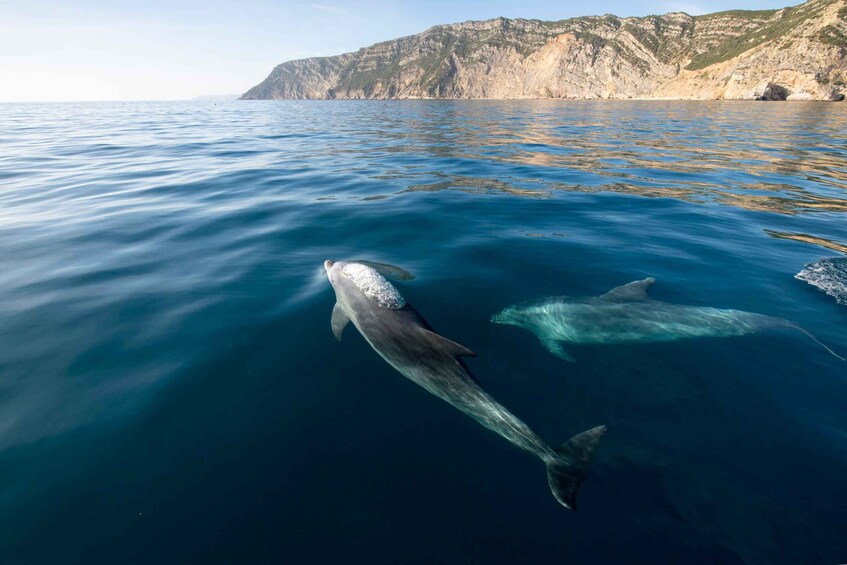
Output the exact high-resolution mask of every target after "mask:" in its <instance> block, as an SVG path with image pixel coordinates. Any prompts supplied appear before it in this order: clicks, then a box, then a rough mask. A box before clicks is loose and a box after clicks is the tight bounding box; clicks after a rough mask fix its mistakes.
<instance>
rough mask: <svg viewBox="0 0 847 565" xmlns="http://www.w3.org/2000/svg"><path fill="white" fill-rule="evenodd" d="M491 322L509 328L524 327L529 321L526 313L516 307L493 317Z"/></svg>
mask: <svg viewBox="0 0 847 565" xmlns="http://www.w3.org/2000/svg"><path fill="white" fill-rule="evenodd" d="M491 321H492V322H493V323H495V324H506V325H509V326H523V325H524V324H525V323H526V321H527V319H526V313H525V312H524V311H523V310H521V309H519V308H516V307H514V306H509V307H508V308H506V309H504V310H503V311H502V312H500V313H499V314H494V315H493V316H491Z"/></svg>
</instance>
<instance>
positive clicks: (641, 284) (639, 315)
mask: <svg viewBox="0 0 847 565" xmlns="http://www.w3.org/2000/svg"><path fill="white" fill-rule="evenodd" d="M654 282H656V279H653V278H646V279H644V280H641V281H634V282H631V283H629V284H625V285H623V286H619V287H617V288H614V289H612V290H611V291H609V292H607V293H606V294H604V295H602V296H599V297H590V298H568V297H555V298H548V299H546V300H544V301H543V302H540V303H536V304H527V305H523V304H518V305H515V306H509V307H508V308H506V309H505V310H503V311H502V312H500V313H499V314H495V315H494V316H492V317H491V321H492V322H494V323H495V324H508V325H512V326H518V327H521V328H525V329H527V330H529V331H531V332H532V333H534V334H535V335H536V336H538V339H540V340H541V343H542V345H544V347H545V348H547V350H548V351H550V353H552V354H554V355H556V356H558V357H560V358H562V359H564V360H565V361H573V357H571V356H570V354H569V353H568V352H567V351H565V349H564V345H565V344H569V343H570V344H602V343H644V342H662V341H679V340H683V339H691V338H697V337H729V336H740V335H747V334H752V333H756V332H759V331H763V330H767V329H773V328H791V329H795V330H798V331H801V332H803V333H804V334H806V335H807V336H809V337H810V338H811V339H812V340H814V341H815V343H817V344H819V345H820V346H821V347H823V348H824V349H826V350H827V351H829V352H830V353H831V354H832V355H835V357H838V358H839V359H841V360H842V361H843V360H844V358H843V357H841V356H839V355H837V354H836V353H835V352H834V351H832V350H831V349H830V348H829V347H827V346H826V345H824V344H823V343H821V342H820V341H818V340H817V338H815V336H813V335H812V334H810V333H809V332H807V331H806V330H804V329H803V328H801V327H800V326H798V325H797V324H795V323H793V322H790V321H788V320H784V319H782V318H774V317H771V316H765V315H762V314H754V313H752V312H743V311H741V310H724V309H720V308H709V307H706V306H684V305H679V304H670V303H668V302H660V301H658V300H652V299H651V298H650V297H648V296H647V289H648V288H649V287H650V285H652V284H653V283H654Z"/></svg>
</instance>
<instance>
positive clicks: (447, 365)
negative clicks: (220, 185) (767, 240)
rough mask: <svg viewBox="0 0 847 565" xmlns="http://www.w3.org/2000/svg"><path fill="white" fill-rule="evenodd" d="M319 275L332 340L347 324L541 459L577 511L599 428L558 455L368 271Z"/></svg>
mask: <svg viewBox="0 0 847 565" xmlns="http://www.w3.org/2000/svg"><path fill="white" fill-rule="evenodd" d="M324 269H325V270H326V275H327V278H329V282H330V283H331V284H332V288H333V289H334V290H335V299H336V303H335V307H334V308H333V309H332V333H333V334H334V335H335V337H336V338H337V339H338V340H341V334H342V332H343V331H344V328H345V327H346V326H347V324H348V323H349V322H351V321H352V322H353V325H354V326H356V328H357V329H358V330H359V332H360V333H361V334H362V336H363V337H364V338H365V340H367V342H368V343H369V344H370V345H371V347H373V349H374V351H376V352H377V353H379V355H380V356H381V357H382V358H383V359H385V360H386V361H387V362H388V364H389V365H391V366H392V367H394V368H395V369H397V370H398V371H399V372H400V373H401V374H402V375H403V376H405V377H406V378H408V379H410V380H412V381H413V382H415V383H417V384H419V385H420V386H422V387H423V388H425V389H426V390H427V391H429V392H431V393H432V394H434V395H435V396H437V397H439V398H441V399H442V400H445V401H447V402H449V403H450V404H452V405H453V406H455V407H456V408H458V409H459V410H461V411H462V412H464V413H465V414H467V415H468V416H470V417H471V418H473V419H474V420H476V421H477V422H479V423H480V424H482V425H483V426H485V427H486V428H488V429H490V430H493V431H495V432H497V433H498V434H500V435H501V436H503V437H504V438H506V439H507V440H509V441H510V442H512V443H513V444H515V445H516V446H518V447H520V448H521V449H525V450H526V451H529V452H530V453H532V454H534V455H536V456H537V457H539V458H540V459H541V460H542V461H543V462H544V464H545V465H546V466H547V481H548V483H549V484H550V490H552V491H553V496H555V497H556V500H558V501H559V502H560V503H561V504H562V505H563V506H565V507H566V508H569V509H571V510H575V509H576V492H577V489H578V488H579V485H580V483H581V482H582V480H583V479H584V478H585V472H586V470H587V468H588V463H589V460H590V458H591V454H592V452H593V450H594V447H595V446H596V445H597V442H598V441H600V438H601V437H602V435H603V433H604V432H605V431H606V427H605V426H598V427H596V428H592V429H590V430H588V431H585V432H582V433H581V434H578V435H576V436H574V437H572V438H571V439H570V440H568V442H567V443H565V445H564V446H562V447H561V448H559V449H553V448H551V447H549V446H548V445H547V444H546V443H544V441H543V440H542V439H541V438H540V437H538V436H537V435H536V434H535V432H533V431H532V430H531V429H529V427H528V426H527V425H526V424H524V423H523V422H521V421H520V420H519V419H517V418H516V417H515V416H513V415H512V414H511V413H510V412H509V411H508V410H506V409H505V408H504V407H502V406H501V405H500V404H498V403H497V402H496V401H495V400H494V399H493V398H491V397H490V396H489V395H488V394H487V393H486V392H485V391H484V390H482V388H480V386H479V384H478V383H477V381H476V379H475V378H474V377H473V376H472V375H471V373H470V371H469V370H468V368H467V366H466V365H465V363H464V362H463V361H462V360H461V357H475V356H476V354H474V353H473V352H472V351H470V350H469V349H467V348H466V347H463V346H461V345H459V344H458V343H455V342H453V341H450V340H449V339H447V338H445V337H442V336H440V335H438V334H437V333H435V332H434V331H433V329H432V328H431V327H430V326H429V324H427V323H426V321H425V320H424V319H423V318H422V317H421V315H420V314H418V312H417V310H415V309H414V308H412V306H411V305H410V304H407V303H406V301H405V299H404V298H403V297H402V296H401V295H400V293H399V292H398V291H397V289H396V288H394V286H393V285H392V284H391V283H390V282H388V280H386V279H385V277H383V276H382V275H381V274H379V272H377V271H376V270H375V269H374V268H373V267H370V266H368V265H364V264H361V263H352V262H350V263H348V262H343V261H337V262H333V261H326V262H325V263H324Z"/></svg>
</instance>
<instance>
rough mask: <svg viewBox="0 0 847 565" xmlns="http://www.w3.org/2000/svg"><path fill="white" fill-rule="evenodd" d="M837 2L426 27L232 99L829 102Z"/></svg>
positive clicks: (838, 49) (840, 25)
mask: <svg viewBox="0 0 847 565" xmlns="http://www.w3.org/2000/svg"><path fill="white" fill-rule="evenodd" d="M845 83H847V0H810V1H809V2H806V3H805V4H801V5H799V6H794V7H791V8H783V9H781V10H764V11H740V10H739V11H730V12H719V13H716V14H708V15H705V16H695V17H692V16H689V15H687V14H684V13H672V14H666V15H664V16H647V17H644V18H618V17H616V16H610V15H607V16H593V17H584V18H575V19H570V20H562V21H558V22H542V21H538V20H522V19H516V20H509V19H505V18H497V19H494V20H487V21H483V22H464V23H459V24H452V25H444V26H436V27H433V28H430V29H428V30H427V31H425V32H423V33H421V34H418V35H411V36H408V37H401V38H399V39H395V40H392V41H386V42H384V43H378V44H376V45H373V46H371V47H367V48H364V49H360V50H359V51H357V52H355V53H345V54H343V55H338V56H336V57H316V58H312V59H303V60H299V61H289V62H287V63H283V64H281V65H278V66H277V67H276V68H275V69H274V70H273V71H272V72H271V74H270V75H269V76H268V78H266V79H265V80H264V81H262V82H261V83H260V84H258V85H257V86H255V87H253V88H251V89H250V90H249V91H247V92H246V93H245V94H244V95H243V96H242V99H245V100H255V99H283V98H295V99H309V98H314V99H333V98H339V99H342V98H371V99H392V98H580V99H584V98H692V99H722V98H726V99H755V98H761V97H764V98H769V99H782V98H787V99H804V100H806V99H809V100H812V99H813V100H837V99H842V98H843V96H844V93H845V92H847V84H845Z"/></svg>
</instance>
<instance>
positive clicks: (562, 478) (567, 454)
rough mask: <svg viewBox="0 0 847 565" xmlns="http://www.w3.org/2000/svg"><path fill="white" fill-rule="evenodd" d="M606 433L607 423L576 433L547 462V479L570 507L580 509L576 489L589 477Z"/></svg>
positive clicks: (555, 494)
mask: <svg viewBox="0 0 847 565" xmlns="http://www.w3.org/2000/svg"><path fill="white" fill-rule="evenodd" d="M604 433H606V426H597V427H596V428H591V429H590V430H586V431H584V432H582V433H581V434H577V435H575V436H573V437H572V438H571V439H569V440H568V441H567V443H565V445H563V446H562V447H560V448H559V449H556V450H554V452H555V457H552V458H550V459H549V460H548V461H546V463H547V483H548V484H549V485H550V490H551V491H553V496H555V497H556V500H558V501H559V503H560V504H561V505H562V506H564V507H565V508H567V509H569V510H576V492H577V491H578V490H579V485H580V484H582V481H583V479H585V473H586V471H587V470H588V464H589V463H590V462H591V456H592V454H593V453H594V448H595V447H596V446H597V443H598V442H599V441H600V438H601V437H603V434H604Z"/></svg>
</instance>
